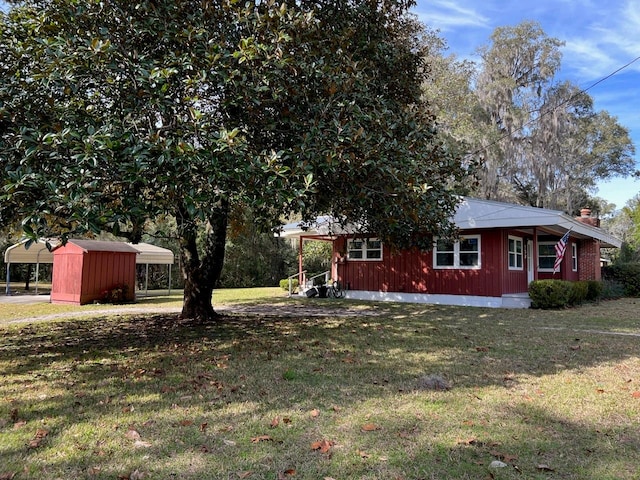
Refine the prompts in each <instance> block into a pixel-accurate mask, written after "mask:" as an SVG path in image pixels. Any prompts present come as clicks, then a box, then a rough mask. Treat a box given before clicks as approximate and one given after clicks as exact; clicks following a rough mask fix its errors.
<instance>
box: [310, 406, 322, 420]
mask: <svg viewBox="0 0 640 480" xmlns="http://www.w3.org/2000/svg"><path fill="white" fill-rule="evenodd" d="M309 415H311V418H318V416H320V410H318V409H317V408H314V409H313V410H311V412H309Z"/></svg>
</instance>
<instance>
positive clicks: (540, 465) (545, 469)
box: [536, 463, 555, 472]
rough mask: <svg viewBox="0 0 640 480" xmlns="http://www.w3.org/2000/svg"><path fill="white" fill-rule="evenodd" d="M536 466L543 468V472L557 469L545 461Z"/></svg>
mask: <svg viewBox="0 0 640 480" xmlns="http://www.w3.org/2000/svg"><path fill="white" fill-rule="evenodd" d="M536 468H537V469H538V470H542V471H543V472H554V471H555V470H554V469H553V468H551V467H550V466H549V465H546V464H544V463H540V464H538V465H536Z"/></svg>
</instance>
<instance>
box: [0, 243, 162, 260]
mask: <svg viewBox="0 0 640 480" xmlns="http://www.w3.org/2000/svg"><path fill="white" fill-rule="evenodd" d="M45 242H46V241H45V240H40V241H38V242H34V243H33V244H31V245H30V246H29V248H27V247H26V244H27V241H26V240H25V241H22V242H20V243H17V244H15V245H12V246H10V247H9V248H7V250H6V251H5V252H4V262H5V263H53V253H52V252H51V251H49V250H48V249H47V246H46V243H45ZM69 243H72V244H73V245H76V246H77V247H79V248H81V249H83V250H84V251H85V252H89V251H107V252H133V253H136V254H137V256H136V263H137V264H143V265H144V264H151V265H157V264H164V265H168V264H173V261H174V255H173V252H172V251H171V250H168V249H166V248H162V247H158V246H156V245H151V244H148V243H138V244H131V243H124V242H106V241H98V240H75V239H73V240H69ZM50 244H51V245H53V247H54V249H55V248H58V247H59V246H60V242H58V241H56V240H51V241H50Z"/></svg>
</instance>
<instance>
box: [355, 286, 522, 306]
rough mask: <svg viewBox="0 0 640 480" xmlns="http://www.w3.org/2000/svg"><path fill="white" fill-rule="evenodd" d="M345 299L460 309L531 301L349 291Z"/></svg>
mask: <svg viewBox="0 0 640 480" xmlns="http://www.w3.org/2000/svg"><path fill="white" fill-rule="evenodd" d="M346 298H348V299H352V300H367V301H378V302H401V303H430V304H434V305H457V306H460V307H488V308H529V307H530V306H531V299H530V298H529V295H528V294H526V293H523V294H505V295H503V296H502V297H483V296H479V295H449V294H433V293H403V292H375V291H370V290H349V291H348V292H347V295H346Z"/></svg>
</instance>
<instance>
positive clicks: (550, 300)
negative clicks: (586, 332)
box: [529, 280, 603, 309]
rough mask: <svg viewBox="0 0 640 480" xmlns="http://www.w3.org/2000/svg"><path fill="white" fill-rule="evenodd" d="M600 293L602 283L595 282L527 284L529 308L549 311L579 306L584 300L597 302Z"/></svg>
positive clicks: (550, 281)
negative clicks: (529, 298)
mask: <svg viewBox="0 0 640 480" xmlns="http://www.w3.org/2000/svg"><path fill="white" fill-rule="evenodd" d="M602 291H603V285H602V283H601V282H596V281H579V282H568V281H566V280H538V281H535V282H531V283H530V284H529V297H531V308H542V309H550V308H564V307H570V306H575V305H580V304H581V303H583V302H584V301H586V300H597V299H598V298H600V297H601V295H602Z"/></svg>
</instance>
